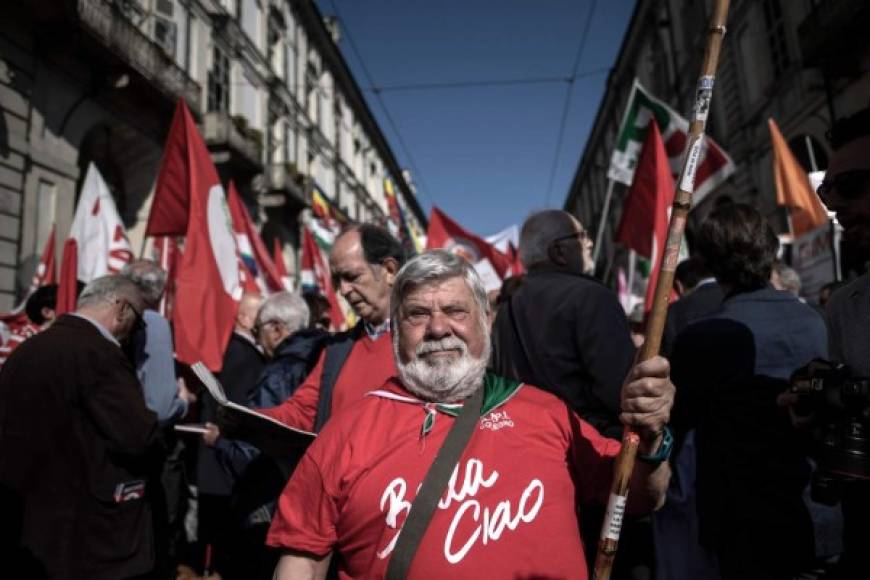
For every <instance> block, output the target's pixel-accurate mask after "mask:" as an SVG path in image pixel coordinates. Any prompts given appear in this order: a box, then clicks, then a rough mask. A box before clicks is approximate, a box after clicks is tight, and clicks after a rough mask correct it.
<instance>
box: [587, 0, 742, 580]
mask: <svg viewBox="0 0 870 580" xmlns="http://www.w3.org/2000/svg"><path fill="white" fill-rule="evenodd" d="M728 4H729V0H715V4H714V8H713V15H712V17H711V19H710V29H709V31H708V35H707V46H706V48H705V50H704V60H703V64H702V65H701V75H700V77H699V78H698V85H697V90H696V92H695V104H694V111H693V113H692V121H691V124H690V125H689V139H688V148H687V149H686V157H685V159H684V160H683V170H682V172H681V173H680V179H679V181H678V182H677V184H676V187H677V191H676V193H675V194H674V205H673V210H672V212H671V220H670V224H669V225H668V238H667V242H666V244H665V253H664V259H663V260H662V261H661V263H660V264H659V266H658V267H659V277H658V283H657V284H656V290H655V294H654V299H653V305H652V310H651V311H650V314H649V317H648V318H647V326H646V333H645V338H644V343H643V347H641V351H640V357H639V359H638V360H639V361H641V362H642V361H646V360H649V359H651V358H653V357H655V356H657V355H658V353H659V347H660V346H661V340H662V331H663V330H664V326H665V319H666V317H667V313H668V302H669V298H670V293H671V288H672V286H673V283H674V271H675V270H676V268H677V260H678V259H679V255H680V244H681V243H682V240H683V233H684V232H685V229H686V220H687V219H688V216H689V210H690V209H691V208H692V192H693V191H694V189H695V172H696V171H697V169H698V164H699V161H700V157H701V147H702V145H703V141H704V127H705V126H706V124H707V115H708V113H709V110H710V99H711V98H712V96H713V82H714V80H715V78H716V67H717V66H718V64H719V52H720V51H721V49H722V40H723V38H724V37H725V21H726V19H727V17H728ZM639 443H640V437H639V436H638V434H637V432H635V431H634V430H633V429H631V428H630V427H626V428H625V431H624V432H623V436H622V450H621V451H620V453H619V456H618V457H617V458H616V466H615V468H614V476H613V483H612V485H611V488H610V501H609V502H608V505H607V512H606V513H605V516H604V523H603V525H602V527H601V536H600V540H599V543H598V554H597V555H596V558H595V571H594V574H593V580H609V578H610V572H611V570H612V568H613V559H614V557H615V556H616V548H617V546H618V545H619V533H620V531H621V529H622V518H623V514H624V511H625V504H626V501H627V499H628V487H629V483H630V482H631V473H632V471H633V470H634V459H635V456H636V454H637V447H638V444H639Z"/></svg>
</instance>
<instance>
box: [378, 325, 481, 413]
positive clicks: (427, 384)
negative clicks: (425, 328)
mask: <svg viewBox="0 0 870 580" xmlns="http://www.w3.org/2000/svg"><path fill="white" fill-rule="evenodd" d="M393 349H394V352H395V357H396V366H397V367H398V371H399V378H400V379H401V380H402V384H403V385H405V388H406V389H408V390H409V391H410V392H411V393H413V394H414V395H417V396H418V397H419V398H420V399H422V400H424V401H427V402H431V403H455V402H458V401H462V400H463V399H465V398H467V397H468V396H469V395H471V393H473V392H474V391H475V390H476V389H477V388H478V387H479V386H480V385H481V383H482V382H483V375H484V374H485V373H486V365H487V363H488V362H489V351H490V341H489V338H487V339H486V344H485V346H484V350H483V353H482V354H481V356H480V358H474V357H473V356H471V354H470V353H469V352H468V346H467V345H466V344H465V342H463V341H462V340H461V339H459V338H458V337H455V336H448V337H446V338H442V339H440V340H428V341H424V342H422V343H420V344H419V345H418V346H417V350H416V358H415V359H414V360H412V361H410V362H408V363H403V362H402V360H401V359H400V358H399V352H398V333H397V334H396V337H395V338H394V340H393ZM449 349H457V350H460V352H461V355H460V357H459V358H458V359H457V358H454V357H436V358H434V359H426V358H422V357H421V355H422V354H425V353H427V352H431V351H436V350H449Z"/></svg>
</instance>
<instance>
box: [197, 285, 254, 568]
mask: <svg viewBox="0 0 870 580" xmlns="http://www.w3.org/2000/svg"><path fill="white" fill-rule="evenodd" d="M262 302H263V299H262V297H260V296H258V295H256V294H245V295H243V296H242V300H241V302H240V303H239V312H238V314H237V315H236V324H235V327H234V328H233V334H232V335H231V336H230V342H229V344H228V345H227V350H226V352H225V353H224V362H223V367H221V371H220V373H218V375H217V379H218V381H220V383H221V385H223V387H224V390H225V391H226V394H227V398H228V399H229V400H230V401H232V402H234V403H238V404H240V405H244V404H247V402H248V400H249V399H250V398H251V397H252V396H253V395H254V393H255V391H256V387H257V380H258V379H259V377H260V374H262V372H263V366H264V364H265V359H264V357H263V353H262V352H261V351H260V349H259V348H258V347H257V344H256V342H255V340H254V338H255V337H254V335H253V332H252V330H253V327H254V325H255V323H256V320H257V312H258V311H259V309H260V305H261V304H262ZM217 415H218V404H217V402H216V401H215V400H214V398H213V397H212V396H211V395H210V394H208V393H206V394H204V395H203V398H202V408H201V412H200V420H201V421H202V422H204V423H207V424H208V423H210V422H212V421H215V422H216V421H217ZM213 446H214V439H212V440H210V442H209V444H208V445H206V444H205V442H200V445H199V447H198V449H197V455H196V481H197V486H198V487H199V508H198V511H197V516H198V521H199V526H198V531H199V534H198V535H199V540H200V543H201V544H202V546H203V549H204V547H205V546H206V545H209V544H210V545H211V546H212V550H213V562H212V569H213V570H214V571H217V572H219V573H220V574H221V575H222V576H223V577H224V578H228V579H232V578H239V577H243V574H244V572H243V570H244V569H245V566H246V562H245V561H244V559H243V558H242V557H241V556H242V554H241V553H240V549H239V548H240V547H239V535H240V532H241V529H240V527H239V525H238V522H237V521H236V518H235V517H234V514H233V512H232V510H231V508H230V498H231V495H232V491H233V486H234V485H235V483H236V477H235V475H234V473H233V472H232V470H231V469H229V468H228V466H227V464H226V459H227V458H226V457H225V456H222V452H221V451H220V450H216V449H215V448H214V447H213ZM248 564H249V563H248Z"/></svg>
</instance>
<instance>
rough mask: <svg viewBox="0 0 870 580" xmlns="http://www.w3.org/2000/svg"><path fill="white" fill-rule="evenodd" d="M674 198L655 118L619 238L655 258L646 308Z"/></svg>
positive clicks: (655, 276)
mask: <svg viewBox="0 0 870 580" xmlns="http://www.w3.org/2000/svg"><path fill="white" fill-rule="evenodd" d="M673 200H674V178H673V177H672V176H671V170H670V166H669V164H668V155H667V153H666V152H665V144H664V142H663V141H662V135H661V133H660V132H659V128H658V125H657V124H656V122H655V121H654V120H652V121H650V123H649V129H648V130H647V136H646V140H645V141H644V144H643V149H642V150H641V152H640V158H639V159H638V163H637V169H636V170H635V172H634V180H633V181H632V183H631V188H630V189H629V190H628V196H627V197H626V200H625V205H624V206H623V209H622V219H621V220H620V222H619V229H618V230H617V233H616V240H617V241H619V242H622V244H623V245H624V246H625V247H627V248H631V249H632V250H634V251H635V252H637V253H638V254H640V255H641V256H645V257H647V258H650V260H651V262H652V266H651V270H650V277H649V283H648V285H647V289H646V300H645V303H644V308H645V310H647V311H648V310H649V309H650V308H651V307H652V300H653V294H654V293H655V287H656V282H657V280H658V265H659V263H660V262H661V260H662V258H663V257H664V252H665V241H666V238H667V235H668V208H669V207H670V206H671V203H673Z"/></svg>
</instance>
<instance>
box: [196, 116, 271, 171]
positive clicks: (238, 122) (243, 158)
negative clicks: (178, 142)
mask: <svg viewBox="0 0 870 580" xmlns="http://www.w3.org/2000/svg"><path fill="white" fill-rule="evenodd" d="M203 138H204V139H205V143H206V145H208V148H209V149H210V150H211V151H212V152H213V153H214V154H215V155H214V157H215V162H216V163H228V164H230V165H232V166H234V167H235V168H238V169H239V170H240V171H243V172H252V173H255V172H259V171H261V170H262V169H263V163H262V161H261V159H262V151H263V135H262V133H261V132H260V131H258V130H256V129H253V128H250V127H248V126H247V123H246V122H244V119H243V118H242V117H230V116H229V114H227V113H225V112H211V113H206V114H205V115H204V116H203Z"/></svg>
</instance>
